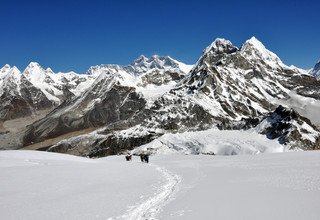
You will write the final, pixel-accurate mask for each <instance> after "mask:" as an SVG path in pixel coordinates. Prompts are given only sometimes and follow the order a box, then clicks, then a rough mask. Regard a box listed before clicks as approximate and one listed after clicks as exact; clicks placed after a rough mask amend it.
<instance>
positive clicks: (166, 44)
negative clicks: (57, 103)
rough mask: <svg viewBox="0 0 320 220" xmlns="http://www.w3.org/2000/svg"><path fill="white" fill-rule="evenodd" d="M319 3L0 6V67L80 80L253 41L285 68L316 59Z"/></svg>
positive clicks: (91, 0)
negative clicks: (112, 67) (109, 69)
mask: <svg viewBox="0 0 320 220" xmlns="http://www.w3.org/2000/svg"><path fill="white" fill-rule="evenodd" d="M319 2H320V1H318V2H317V1H316V0H314V1H311V0H309V1H308V0H300V1H298V0H291V1H289V0H283V1H281V0H278V1H276V0H268V1H248V0H247V1H246V0H236V1H231V0H229V1H227V0H220V1H214V0H212V1H204V0H196V1H191V0H188V1H187V0H185V1H183V0H181V1H178V0H176V1H174V0H171V1H169V0H158V1H152V0H148V1H142V0H132V1H129V0H127V1H125V0H113V1H112V0H109V1H108V0H105V1H99V0H96V1H95V0H88V1H81V0H70V1H67V0H65V1H61V0H51V1H46V0H42V1H40V0H39V1H33V0H30V1H16V0H7V1H4V0H0V25H1V26H0V66H3V65H4V64H6V63H8V64H10V65H16V66H17V67H18V68H19V69H20V70H23V69H24V68H25V67H26V65H27V64H28V63H29V62H30V61H37V62H39V63H40V64H41V65H42V66H43V67H48V66H50V67H51V68H52V69H53V70H54V71H70V70H75V71H77V72H85V71H86V70H87V69H88V67H89V66H91V65H96V64H101V63H117V64H128V63H130V62H132V60H134V59H135V58H136V57H138V56H139V55H140V54H145V55H147V56H150V55H152V54H159V55H170V56H172V57H173V58H175V59H178V60H180V61H183V62H185V63H194V62H195V61H196V60H197V59H198V58H199V56H200V54H201V52H202V50H203V49H204V48H205V47H206V46H207V45H209V44H210V43H211V42H212V41H213V40H214V39H215V38H217V37H223V38H227V39H229V40H231V42H233V43H234V44H235V45H237V46H240V45H241V44H242V43H243V42H244V41H245V40H246V39H248V38H250V37H251V36H253V35H254V36H256V37H257V38H258V39H259V40H261V41H262V42H263V43H264V45H265V46H266V47H267V48H268V49H270V50H272V51H273V52H275V53H276V54H278V56H279V57H280V58H281V59H282V60H283V61H284V62H285V63H286V64H288V65H291V64H294V65H296V66H298V67H302V68H311V67H313V65H314V64H315V62H316V61H318V60H319V59H320V14H319V8H320V3H319Z"/></svg>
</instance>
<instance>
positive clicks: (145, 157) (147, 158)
mask: <svg viewBox="0 0 320 220" xmlns="http://www.w3.org/2000/svg"><path fill="white" fill-rule="evenodd" d="M144 161H145V162H146V163H149V155H148V154H146V155H144Z"/></svg>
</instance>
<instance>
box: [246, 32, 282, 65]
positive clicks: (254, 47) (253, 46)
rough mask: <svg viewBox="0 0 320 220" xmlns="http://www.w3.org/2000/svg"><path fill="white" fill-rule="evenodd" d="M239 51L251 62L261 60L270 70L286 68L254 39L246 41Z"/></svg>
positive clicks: (274, 55) (275, 56)
mask: <svg viewBox="0 0 320 220" xmlns="http://www.w3.org/2000/svg"><path fill="white" fill-rule="evenodd" d="M240 50H241V54H242V55H243V56H244V57H245V58H246V59H248V60H250V61H252V62H255V61H256V60H262V61H263V62H265V63H266V64H267V65H268V66H269V67H271V68H272V69H276V68H281V67H287V66H286V65H284V64H283V62H282V61H281V60H280V58H279V57H278V56H277V55H276V54H275V53H273V52H271V51H270V50H268V49H267V48H266V47H265V46H264V45H263V44H262V42H261V41H259V40H258V39H257V38H256V37H251V38H250V39H249V40H247V41H246V42H245V43H244V44H243V45H242V46H241V48H240Z"/></svg>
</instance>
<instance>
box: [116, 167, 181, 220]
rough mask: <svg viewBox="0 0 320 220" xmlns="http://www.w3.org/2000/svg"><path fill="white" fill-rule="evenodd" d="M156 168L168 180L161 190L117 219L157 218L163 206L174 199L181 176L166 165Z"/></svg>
mask: <svg viewBox="0 0 320 220" xmlns="http://www.w3.org/2000/svg"><path fill="white" fill-rule="evenodd" d="M151 166H155V167H156V170H157V171H159V172H160V173H162V175H163V176H164V178H165V179H166V180H167V181H166V182H167V183H166V184H165V185H163V186H162V187H161V190H159V192H158V193H157V194H156V195H155V196H153V197H150V198H149V199H148V200H147V201H145V202H143V203H141V204H139V205H137V206H135V207H134V208H133V209H130V210H128V211H127V213H126V214H124V215H122V216H120V217H118V218H116V219H126V220H146V219H153V220H154V219H157V216H158V215H159V213H160V211H161V209H162V207H163V206H165V205H166V204H168V203H169V202H170V201H171V199H172V197H171V196H172V194H173V193H174V192H175V191H176V189H177V185H178V184H179V183H180V181H181V177H180V176H179V175H177V174H173V173H171V172H170V171H168V170H167V169H165V168H164V167H159V166H156V165H151Z"/></svg>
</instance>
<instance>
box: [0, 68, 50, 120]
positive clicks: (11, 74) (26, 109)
mask: <svg viewBox="0 0 320 220" xmlns="http://www.w3.org/2000/svg"><path fill="white" fill-rule="evenodd" d="M0 98H1V103H0V121H6V120H8V119H14V118H18V117H24V116H28V115H31V114H32V113H33V112H34V111H39V110H42V109H50V108H52V107H53V106H54V104H55V103H54V102H53V101H52V100H50V99H48V98H47V96H46V95H45V94H44V93H43V92H42V91H41V90H40V88H37V87H35V86H34V85H33V84H32V83H31V82H30V81H29V80H28V79H27V77H26V76H25V75H23V74H21V72H20V71H19V70H18V68H17V67H15V66H14V67H10V66H9V65H5V66H4V67H3V68H1V70H0Z"/></svg>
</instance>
